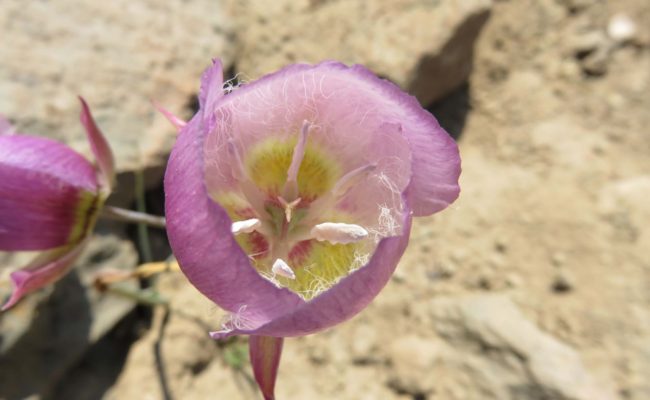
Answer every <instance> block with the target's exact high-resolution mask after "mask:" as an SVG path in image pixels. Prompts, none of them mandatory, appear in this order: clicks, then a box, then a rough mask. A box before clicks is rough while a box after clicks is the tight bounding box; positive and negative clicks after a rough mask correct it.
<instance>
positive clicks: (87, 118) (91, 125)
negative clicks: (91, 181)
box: [79, 96, 115, 192]
mask: <svg viewBox="0 0 650 400" xmlns="http://www.w3.org/2000/svg"><path fill="white" fill-rule="evenodd" d="M79 100H80V101H81V115H80V119H81V124H82V125H83V126H84V127H85V128H86V134H87V135H88V142H89V143H90V148H91V150H92V152H93V154H94V155H95V159H96V160H97V167H98V168H99V172H100V173H101V175H102V178H103V179H102V182H101V183H102V187H104V188H105V189H106V190H107V191H108V192H110V190H111V188H112V187H113V181H114V180H115V161H114V158H113V152H112V151H111V147H110V146H109V145H108V142H107V141H106V138H105V137H104V135H103V134H102V131H100V130H99V128H98V127H97V124H95V120H94V119H93V116H92V114H91V113H90V108H88V104H87V103H86V100H84V99H83V97H81V96H80V97H79Z"/></svg>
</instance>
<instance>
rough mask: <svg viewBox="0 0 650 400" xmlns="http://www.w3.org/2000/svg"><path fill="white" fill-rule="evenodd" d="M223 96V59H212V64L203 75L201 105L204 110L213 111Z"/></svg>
mask: <svg viewBox="0 0 650 400" xmlns="http://www.w3.org/2000/svg"><path fill="white" fill-rule="evenodd" d="M222 96H223V65H222V64H221V60H220V59H218V58H215V59H213V60H212V66H211V67H209V68H208V69H206V70H205V72H204V73H203V76H201V92H200V93H199V106H200V107H201V109H202V110H204V111H208V112H211V111H213V110H214V106H215V104H216V103H217V101H219V99H220V98H221V97H222Z"/></svg>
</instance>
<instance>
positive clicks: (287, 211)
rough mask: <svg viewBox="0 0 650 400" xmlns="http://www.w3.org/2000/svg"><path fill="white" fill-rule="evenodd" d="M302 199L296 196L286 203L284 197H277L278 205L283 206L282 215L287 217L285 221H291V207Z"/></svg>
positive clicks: (294, 206)
mask: <svg viewBox="0 0 650 400" xmlns="http://www.w3.org/2000/svg"><path fill="white" fill-rule="evenodd" d="M301 200H302V199H301V198H300V197H298V198H297V199H295V200H294V201H292V202H291V203H288V202H287V201H286V200H285V199H284V198H282V197H278V201H279V202H280V205H282V207H284V216H285V218H286V219H287V222H291V217H292V216H293V209H294V208H296V206H297V205H298V204H300V201H301Z"/></svg>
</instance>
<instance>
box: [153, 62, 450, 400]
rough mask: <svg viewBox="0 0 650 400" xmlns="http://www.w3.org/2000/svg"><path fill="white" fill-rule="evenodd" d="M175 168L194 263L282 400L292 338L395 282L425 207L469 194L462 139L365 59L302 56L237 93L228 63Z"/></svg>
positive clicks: (207, 86) (215, 76) (177, 218)
mask: <svg viewBox="0 0 650 400" xmlns="http://www.w3.org/2000/svg"><path fill="white" fill-rule="evenodd" d="M199 103H200V110H199V112H198V113H197V114H196V115H195V116H194V118H193V119H192V120H191V121H190V122H189V123H188V124H187V125H186V126H182V128H181V131H180V136H179V138H178V141H177V143H176V145H175V147H174V149H173V151H172V154H171V157H170V160H169V165H168V169H167V172H166V175H165V192H166V216H167V228H168V234H169V239H170V243H171V246H172V249H173V250H174V253H175V255H176V257H177V259H178V261H179V264H180V266H181V269H182V270H183V272H184V273H185V274H186V275H187V277H188V278H189V280H190V281H191V282H192V284H193V285H194V286H196V287H197V288H198V289H199V290H200V291H201V292H202V293H203V294H204V295H205V296H207V297H208V298H210V299H211V300H212V301H214V302H215V303H216V304H218V305H219V306H220V307H222V308H224V309H226V310H228V311H229V312H230V313H231V316H230V318H229V319H228V320H227V321H226V322H225V323H224V325H223V327H222V329H221V330H219V331H217V332H213V333H212V334H211V335H212V336H213V337H214V338H224V337H228V336H231V335H237V334H245V335H251V336H250V355H251V361H252V364H253V369H254V372H255V377H256V379H257V382H258V384H259V385H260V388H261V389H262V392H263V394H264V396H265V398H267V399H271V398H273V390H274V385H275V376H276V374H277V367H278V363H279V359H280V353H281V349H282V342H283V339H282V338H284V337H289V336H299V335H305V334H309V333H313V332H317V331H320V330H322V329H325V328H328V327H330V326H332V325H334V324H337V323H339V322H342V321H344V320H346V319H348V318H350V317H352V316H353V315H355V314H356V313H358V312H359V311H360V310H361V309H363V308H364V307H366V306H367V305H368V303H370V301H371V300H372V299H373V298H374V297H375V296H376V295H377V294H378V293H379V291H380V290H381V289H382V288H383V287H384V285H385V284H386V283H387V282H388V280H389V278H390V276H391V275H392V273H393V271H394V269H395V267H396V265H397V262H398V261H399V259H400V257H401V255H402V253H403V252H404V250H405V248H406V245H407V243H408V237H409V231H410V226H411V218H412V216H423V215H429V214H432V213H434V212H437V211H440V210H442V209H443V208H445V207H447V206H448V205H449V204H450V203H451V202H453V201H454V200H455V199H456V197H457V196H458V193H459V187H458V177H459V174H460V158H459V155H458V148H457V146H456V144H455V143H454V141H453V140H452V139H451V138H450V137H449V136H448V135H447V133H446V132H445V131H444V130H443V129H442V128H441V127H440V126H439V125H438V123H437V122H436V120H435V118H434V117H433V116H431V114H429V113H428V112H426V111H425V110H423V109H422V108H421V106H420V105H419V103H418V102H417V101H416V100H415V98H413V97H411V96H409V95H407V94H406V93H404V92H402V91H401V90H400V89H399V88H398V87H396V86H395V85H393V84H392V83H390V82H387V81H385V80H381V79H379V78H377V77H376V76H375V75H373V74H372V73H371V72H370V71H368V70H367V69H365V68H364V67H362V66H358V65H357V66H353V67H347V66H345V65H343V64H340V63H337V62H324V63H321V64H318V65H313V66H312V65H292V66H289V67H286V68H284V69H282V70H280V71H278V72H276V73H273V74H270V75H267V76H265V77H263V78H261V79H260V80H258V81H255V82H252V83H250V84H246V85H242V86H240V87H238V88H235V89H233V90H232V91H230V93H228V94H227V95H224V90H223V78H222V66H221V63H220V62H219V61H215V62H214V65H213V66H212V67H211V68H209V69H208V70H207V71H206V72H205V73H204V75H203V78H202V85H201V93H200V96H199Z"/></svg>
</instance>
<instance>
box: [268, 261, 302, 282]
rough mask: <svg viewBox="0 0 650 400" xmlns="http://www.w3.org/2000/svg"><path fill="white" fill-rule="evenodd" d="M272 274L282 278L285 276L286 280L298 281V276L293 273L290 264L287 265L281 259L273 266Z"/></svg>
mask: <svg viewBox="0 0 650 400" xmlns="http://www.w3.org/2000/svg"><path fill="white" fill-rule="evenodd" d="M271 272H273V273H274V274H278V275H280V276H284V277H285V278H289V279H296V274H295V273H294V272H293V270H292V269H291V267H290V266H289V264H287V263H286V262H285V261H284V260H283V259H281V258H278V259H276V260H275V262H274V263H273V266H272V267H271Z"/></svg>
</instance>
